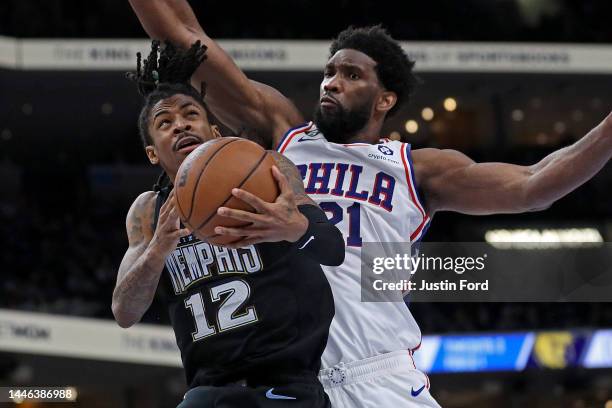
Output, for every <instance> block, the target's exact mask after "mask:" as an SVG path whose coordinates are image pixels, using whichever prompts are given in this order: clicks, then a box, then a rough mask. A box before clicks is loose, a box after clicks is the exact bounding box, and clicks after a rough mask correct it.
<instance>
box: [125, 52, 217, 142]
mask: <svg viewBox="0 0 612 408" xmlns="http://www.w3.org/2000/svg"><path fill="white" fill-rule="evenodd" d="M206 49H207V48H206V46H205V45H202V44H201V43H200V41H196V42H195V43H194V44H193V45H192V46H191V47H190V48H189V49H186V50H185V49H181V48H179V47H176V46H175V45H173V44H172V43H169V42H165V43H163V44H161V43H160V42H159V41H153V42H152V43H151V52H150V53H149V56H148V57H147V59H145V60H144V67H142V65H143V64H142V55H141V54H140V53H138V54H136V55H137V62H136V73H133V72H129V73H128V74H127V77H128V78H129V79H131V80H132V81H134V82H136V85H137V87H138V92H139V93H140V94H141V95H142V96H143V97H144V98H145V102H144V105H143V107H142V109H141V110H140V114H139V116H138V131H139V133H140V138H141V139H142V143H143V144H144V146H145V147H146V146H150V145H152V144H153V140H152V139H151V135H150V134H149V126H148V125H149V116H150V114H151V109H152V108H153V106H154V105H155V104H156V103H157V102H159V101H160V100H162V99H166V98H169V97H171V96H173V95H176V94H183V95H187V96H191V97H192V98H193V99H195V100H196V102H197V103H198V104H199V105H200V106H202V108H203V109H205V110H206V111H208V109H207V108H206V105H205V104H204V94H205V90H206V85H205V83H204V82H202V83H201V86H200V90H199V91H198V90H196V89H195V88H194V87H193V86H191V83H190V80H191V76H192V75H193V73H194V72H195V70H196V69H197V68H198V67H199V66H200V64H201V63H202V61H204V60H205V59H206Z"/></svg>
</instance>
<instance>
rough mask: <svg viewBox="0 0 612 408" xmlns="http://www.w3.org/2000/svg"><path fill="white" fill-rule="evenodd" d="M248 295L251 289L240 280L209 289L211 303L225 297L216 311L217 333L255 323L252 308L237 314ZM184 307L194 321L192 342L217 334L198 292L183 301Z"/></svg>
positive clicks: (254, 314) (255, 313)
mask: <svg viewBox="0 0 612 408" xmlns="http://www.w3.org/2000/svg"><path fill="white" fill-rule="evenodd" d="M250 295H251V288H250V287H249V285H248V284H247V283H246V282H245V281H242V280H234V281H231V282H227V283H223V284H221V285H217V286H214V287H212V288H210V297H211V300H212V301H213V302H219V301H220V300H221V298H222V296H225V300H223V301H222V302H221V305H220V306H219V309H218V310H217V327H218V330H219V332H223V331H226V330H231V329H235V328H236V327H240V326H244V325H246V324H250V323H255V322H256V321H257V312H256V311H255V307H253V306H249V307H247V308H246V309H245V312H243V313H240V314H239V313H238V310H239V309H240V308H241V307H242V306H243V305H244V304H245V303H246V301H247V300H248V299H249V297H250ZM185 307H186V308H188V309H189V310H191V314H192V315H193V317H194V319H195V325H196V331H195V332H193V333H192V336H193V340H194V341H198V340H202V339H204V338H206V337H208V336H212V335H214V334H217V329H215V326H213V325H211V324H210V323H209V322H208V319H207V318H206V313H205V308H204V299H202V294H201V293H200V292H197V293H194V294H193V295H191V296H190V297H188V298H187V299H185Z"/></svg>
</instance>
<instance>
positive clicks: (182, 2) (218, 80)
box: [129, 0, 304, 147]
mask: <svg viewBox="0 0 612 408" xmlns="http://www.w3.org/2000/svg"><path fill="white" fill-rule="evenodd" d="M129 1H130V4H131V5H132V8H133V9H134V11H135V12H136V15H137V16H138V19H139V20H140V22H141V24H142V26H143V28H144V29H145V31H146V32H147V33H148V34H149V36H150V37H151V38H154V39H159V40H165V41H170V42H172V43H174V44H175V45H178V46H180V47H183V48H189V47H190V46H191V45H192V44H193V43H194V42H196V41H198V40H199V41H201V42H202V43H203V44H204V45H206V46H207V47H208V50H207V53H206V55H207V59H206V61H205V62H204V63H203V64H202V65H200V67H199V68H198V70H197V71H196V72H195V74H194V75H193V77H192V82H193V83H194V86H195V88H196V89H200V84H201V82H202V81H203V82H205V83H206V97H205V100H206V102H207V104H208V106H209V108H210V109H211V110H212V112H213V113H214V114H215V116H216V117H217V118H219V120H221V122H223V124H225V125H226V126H228V127H230V128H231V129H232V130H233V131H234V133H235V134H237V135H239V134H245V133H247V134H257V136H258V137H259V138H261V139H263V140H266V141H267V142H268V144H269V145H272V144H273V146H272V147H274V146H276V145H277V144H278V142H279V141H280V139H281V138H282V136H283V135H284V133H285V132H286V131H287V130H288V129H289V128H291V127H294V126H297V125H299V124H301V123H303V122H304V120H303V118H302V116H301V114H300V113H299V111H298V110H297V108H296V107H295V105H294V104H293V103H292V102H291V101H290V100H289V99H287V98H286V97H285V96H284V95H282V94H281V93H280V92H279V91H277V90H276V89H274V88H272V87H270V86H267V85H264V84H261V83H258V82H255V81H250V80H249V79H248V78H247V77H246V75H245V74H244V73H243V72H242V71H241V70H240V68H238V66H237V65H236V64H235V63H234V61H233V60H232V58H231V57H230V56H229V55H228V54H227V53H226V52H225V51H224V50H223V49H222V48H221V47H219V45H218V44H217V43H216V42H215V41H213V40H212V39H211V38H210V37H208V35H207V34H206V33H205V32H204V30H203V29H202V27H201V26H200V24H199V22H198V20H197V18H196V17H195V15H194V13H193V10H192V9H191V7H190V6H189V3H188V2H187V1H186V0H129Z"/></svg>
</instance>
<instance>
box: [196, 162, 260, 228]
mask: <svg viewBox="0 0 612 408" xmlns="http://www.w3.org/2000/svg"><path fill="white" fill-rule="evenodd" d="M268 154H269V153H268V152H267V151H265V150H264V152H263V154H262V155H261V157H260V158H259V160H258V161H257V163H256V164H255V165H254V166H253V168H251V170H250V171H249V172H248V174H247V175H246V176H245V177H244V178H243V179H242V181H241V182H240V184H238V186H236V188H241V187H242V186H243V185H244V183H246V182H247V181H248V180H249V178H250V177H251V175H253V173H255V171H256V170H257V169H258V168H259V166H261V163H263V161H264V160H265V158H266V156H268ZM194 195H195V194H194ZM232 198H233V195H232V194H231V192H230V194H229V195H228V197H227V198H226V199H225V200H224V201H223V202H222V203H221V204H220V205H219V207H222V206H224V205H225V204H227V202H228V201H229V200H231V199H232ZM216 214H217V213H216V212H213V213H211V214H210V215H209V216H208V218H206V219H205V220H204V221H203V222H202V224H201V225H200V226H199V227H197V228H195V229H196V230H201V229H202V228H204V226H206V224H208V223H209V222H210V220H211V219H212V218H213V217H214V216H215V215H216ZM213 236H214V235H213ZM213 236H210V237H206V238H211V237H213Z"/></svg>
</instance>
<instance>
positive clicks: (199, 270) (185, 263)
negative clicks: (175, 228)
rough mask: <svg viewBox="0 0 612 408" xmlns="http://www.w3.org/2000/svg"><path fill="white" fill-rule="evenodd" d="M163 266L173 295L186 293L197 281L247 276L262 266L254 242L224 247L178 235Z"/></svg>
mask: <svg viewBox="0 0 612 408" xmlns="http://www.w3.org/2000/svg"><path fill="white" fill-rule="evenodd" d="M166 269H168V273H169V275H170V280H171V281H172V287H173V288H174V293H175V294H177V295H178V294H181V293H184V292H186V291H187V290H188V289H189V288H190V287H192V286H193V285H194V284H196V283H198V282H202V281H205V280H208V279H211V278H213V277H218V276H236V275H248V274H251V273H255V272H259V271H261V270H262V269H263V263H262V261H261V256H260V254H259V252H258V251H257V248H256V247H255V246H254V245H250V246H248V247H245V248H239V249H228V248H224V247H221V246H217V245H212V244H208V243H206V242H202V241H200V240H199V239H197V238H195V237H194V236H193V235H189V236H187V237H183V238H181V240H180V242H179V244H178V245H177V247H176V249H175V250H174V251H172V253H171V254H170V255H168V257H167V258H166Z"/></svg>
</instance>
